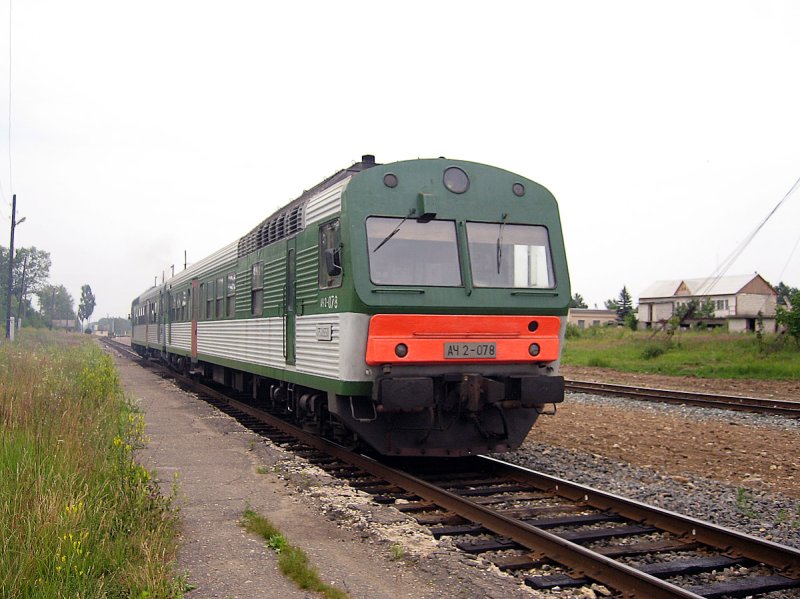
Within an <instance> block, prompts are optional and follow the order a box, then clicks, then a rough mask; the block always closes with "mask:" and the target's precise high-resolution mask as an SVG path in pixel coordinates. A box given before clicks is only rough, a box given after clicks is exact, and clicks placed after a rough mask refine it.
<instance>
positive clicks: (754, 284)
mask: <svg viewBox="0 0 800 599" xmlns="http://www.w3.org/2000/svg"><path fill="white" fill-rule="evenodd" d="M777 297H778V294H777V293H776V292H775V290H774V289H773V288H772V286H771V285H770V284H769V283H767V281H766V280H764V278H763V277H762V276H761V275H759V274H758V273H756V274H752V275H734V276H729V277H720V278H707V279H682V280H671V281H656V282H655V283H653V284H652V285H650V286H649V287H648V288H647V289H645V290H644V292H642V294H641V295H640V296H639V315H638V318H639V328H648V329H649V328H651V327H652V326H654V325H656V324H658V323H664V322H666V321H667V320H669V319H670V318H671V317H672V315H673V314H675V311H676V310H677V309H678V308H679V306H682V305H686V304H688V303H689V302H691V301H692V300H696V301H697V302H698V303H699V304H703V303H707V302H708V301H711V302H713V306H714V312H713V315H711V316H706V317H695V318H690V319H689V322H703V323H705V324H707V325H709V326H720V325H723V324H727V325H728V330H730V331H732V332H744V331H755V330H756V324H757V320H758V319H759V317H760V318H761V319H762V321H763V323H764V330H765V331H774V330H775V306H776V304H777Z"/></svg>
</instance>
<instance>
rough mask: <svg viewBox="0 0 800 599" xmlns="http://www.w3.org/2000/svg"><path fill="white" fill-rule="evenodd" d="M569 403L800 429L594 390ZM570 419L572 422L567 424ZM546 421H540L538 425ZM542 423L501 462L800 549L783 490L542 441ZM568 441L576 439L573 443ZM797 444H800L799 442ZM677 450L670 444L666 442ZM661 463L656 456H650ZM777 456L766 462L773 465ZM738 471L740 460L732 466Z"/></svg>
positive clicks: (799, 503)
mask: <svg viewBox="0 0 800 599" xmlns="http://www.w3.org/2000/svg"><path fill="white" fill-rule="evenodd" d="M565 403H567V404H568V405H569V404H572V405H584V406H598V405H604V406H610V407H613V408H616V409H619V410H621V411H625V412H627V413H630V412H631V411H641V412H650V413H653V414H656V415H659V414H660V415H665V416H669V417H671V418H674V417H675V416H676V415H677V416H679V417H683V418H688V419H690V420H691V421H693V422H698V423H702V422H712V421H721V422H725V423H730V422H731V421H734V422H736V423H737V427H738V428H740V429H741V431H742V440H745V439H747V438H749V437H750V436H751V435H754V434H757V430H753V428H752V427H757V428H762V427H769V428H776V429H778V430H780V431H787V430H788V431H794V432H795V433H800V422H798V421H796V420H791V419H784V418H780V417H776V416H763V415H759V414H748V413H744V412H729V411H723V410H715V409H706V408H693V407H686V406H671V405H666V404H655V403H650V402H640V401H633V400H630V399H616V398H610V397H601V396H595V395H587V394H568V396H567V399H566V400H565ZM566 424H568V422H566V421H565V425H566ZM537 426H538V424H537ZM536 436H537V435H536V427H534V430H533V432H532V433H531V435H530V437H529V440H528V441H527V442H526V443H525V444H524V445H523V447H522V448H521V449H520V450H518V451H515V452H510V453H505V454H501V455H498V456H497V457H499V458H500V459H505V460H507V461H510V462H513V463H515V464H519V465H521V466H525V467H527V468H530V469H532V470H537V471H540V472H544V473H546V474H550V475H553V476H558V477H562V478H565V479H569V480H571V481H573V482H577V483H580V484H584V485H587V486H590V487H594V488H597V489H600V490H603V491H608V492H610V493H614V494H617V495H622V496H624V497H627V498H630V499H635V500H637V501H642V502H644V503H648V504H651V505H655V506H658V507H661V508H664V509H667V510H670V511H674V512H678V513H681V514H684V515H687V516H691V517H694V518H698V519H700V520H707V521H709V522H712V523H714V524H719V525H722V526H726V527H728V528H733V529H736V530H739V531H742V532H745V533H748V534H752V535H755V536H758V537H760V538H765V539H768V540H772V541H775V542H777V543H782V544H785V545H791V546H794V547H800V500H798V499H797V498H794V497H789V496H787V495H784V494H782V493H780V492H777V493H776V492H767V491H764V490H758V489H753V488H750V487H745V486H740V485H731V484H725V483H723V482H720V481H718V480H714V479H711V478H707V477H704V476H700V475H697V474H693V473H688V472H684V473H680V474H675V473H666V472H663V471H660V470H659V468H658V464H657V463H654V464H651V465H649V466H647V467H642V466H636V465H633V464H631V463H630V462H626V461H622V460H618V459H613V458H609V457H606V456H604V455H602V454H601V453H599V452H587V451H582V450H580V449H576V448H573V447H568V446H555V445H553V444H550V443H542V442H537V441H534V440H532V439H535V438H536ZM567 445H568V444H567ZM795 447H796V446H795ZM664 451H665V452H669V451H670V448H669V447H664ZM650 461H653V462H656V460H650ZM769 462H770V460H769V459H766V460H765V468H769V466H770V464H769ZM729 467H730V468H731V469H735V468H736V464H735V462H732V463H730V464H729Z"/></svg>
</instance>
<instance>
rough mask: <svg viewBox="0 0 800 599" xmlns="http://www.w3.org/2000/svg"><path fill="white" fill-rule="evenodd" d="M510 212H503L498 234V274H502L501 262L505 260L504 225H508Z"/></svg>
mask: <svg viewBox="0 0 800 599" xmlns="http://www.w3.org/2000/svg"><path fill="white" fill-rule="evenodd" d="M506 218H508V213H507V212H504V213H503V221H502V222H501V223H500V232H499V233H498V234H497V274H500V263H501V262H502V260H503V227H505V226H506Z"/></svg>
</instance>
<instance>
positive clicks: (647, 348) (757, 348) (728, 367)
mask: <svg viewBox="0 0 800 599" xmlns="http://www.w3.org/2000/svg"><path fill="white" fill-rule="evenodd" d="M562 359H563V364H565V365H572V366H599V367H604V368H613V369H615V370H621V371H627V372H650V373H658V374H669V375H678V376H700V377H710V378H754V379H796V378H797V373H798V372H800V351H798V349H797V347H796V346H795V344H794V343H789V342H787V340H786V339H785V337H781V336H778V335H774V334H773V335H763V337H762V338H758V337H757V336H756V335H754V334H749V333H728V332H726V331H679V332H676V333H675V334H674V335H667V334H666V333H663V332H661V333H654V332H653V331H631V330H629V329H627V328H622V327H610V328H609V327H591V328H589V329H586V330H572V331H571V334H570V335H569V336H568V337H567V339H566V341H565V344H564V354H563V358H562Z"/></svg>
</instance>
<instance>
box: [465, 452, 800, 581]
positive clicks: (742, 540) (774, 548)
mask: <svg viewBox="0 0 800 599" xmlns="http://www.w3.org/2000/svg"><path fill="white" fill-rule="evenodd" d="M478 459H479V460H481V461H485V462H486V463H489V464H491V465H492V466H493V467H494V469H495V472H497V473H500V474H503V475H505V476H508V477H509V478H512V479H514V480H516V481H518V482H524V483H527V484H530V485H532V486H534V487H536V488H537V489H539V490H542V491H546V492H551V493H555V494H556V495H559V496H561V497H565V498H567V499H570V500H572V501H582V502H584V503H586V504H587V505H590V506H592V507H594V508H597V509H599V510H611V511H613V512H615V513H617V514H619V515H621V516H624V517H626V518H629V519H631V520H634V521H636V522H639V523H642V524H649V525H651V526H655V527H656V528H659V529H661V530H663V531H666V532H670V533H672V534H675V535H677V536H679V537H681V538H683V539H685V540H686V541H687V542H691V541H698V542H700V543H704V544H706V545H709V546H711V547H715V548H717V549H721V550H724V551H729V552H735V553H736V554H737V555H739V556H741V557H746V558H749V559H752V560H753V561H756V562H760V563H763V564H767V565H769V566H772V567H773V568H776V569H778V570H780V571H782V572H784V573H786V574H787V575H788V576H791V577H794V578H798V577H800V549H795V548H793V547H788V546H785V545H780V544H778V543H773V542H772V541H767V540H765V539H759V538H758V537H754V536H751V535H748V534H746V533H743V532H738V531H735V530H731V529H729V528H725V527H723V526H717V525H716V524H711V523H709V522H703V521H702V520H697V519H695V518H691V517H689V516H684V515H683V514H678V513H676V512H671V511H669V510H665V509H661V508H658V507H655V506H652V505H647V504H645V503H641V502H639V501H635V500H633V499H627V498H625V497H620V496H619V495H614V494H613V493H607V492H605V491H599V490H597V489H593V488H591V487H587V486H584V485H580V484H578V483H574V482H571V481H568V480H565V479H563V478H558V477H556V476H550V475H548V474H542V473H541V472H536V471H535V470H530V469H528V468H524V467H523V466H517V465H515V464H510V463H508V462H504V461H502V460H498V459H496V458H492V457H489V456H478Z"/></svg>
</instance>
